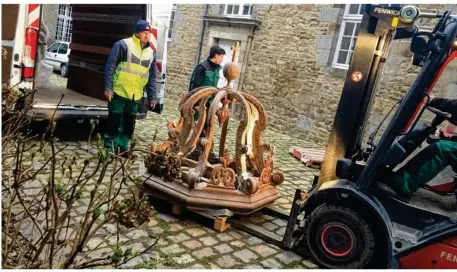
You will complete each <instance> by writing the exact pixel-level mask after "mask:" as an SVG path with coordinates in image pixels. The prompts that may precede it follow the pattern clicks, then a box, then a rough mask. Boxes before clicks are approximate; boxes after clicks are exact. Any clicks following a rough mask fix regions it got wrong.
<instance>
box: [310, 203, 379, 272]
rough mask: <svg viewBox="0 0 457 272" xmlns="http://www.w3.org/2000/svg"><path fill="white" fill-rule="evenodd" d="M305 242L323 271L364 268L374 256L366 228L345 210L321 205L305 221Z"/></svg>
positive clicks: (373, 242)
mask: <svg viewBox="0 0 457 272" xmlns="http://www.w3.org/2000/svg"><path fill="white" fill-rule="evenodd" d="M307 221H308V222H307V224H306V230H305V237H306V242H307V244H308V248H309V249H310V251H311V253H312V254H313V256H314V257H315V258H316V260H317V261H318V262H319V263H320V264H321V265H322V266H324V267H326V268H337V269H356V268H365V267H366V266H367V265H368V264H369V263H370V261H371V259H372V258H373V255H374V249H375V238H374V235H373V232H372V231H371V228H370V226H369V225H368V224H367V223H366V221H365V220H363V218H362V217H361V216H360V215H359V214H357V213H356V212H355V211H353V210H351V209H350V208H347V207H339V206H334V205H328V204H323V205H321V206H319V207H317V208H316V209H315V210H314V211H313V212H312V213H311V215H310V216H309V217H308V220H307Z"/></svg>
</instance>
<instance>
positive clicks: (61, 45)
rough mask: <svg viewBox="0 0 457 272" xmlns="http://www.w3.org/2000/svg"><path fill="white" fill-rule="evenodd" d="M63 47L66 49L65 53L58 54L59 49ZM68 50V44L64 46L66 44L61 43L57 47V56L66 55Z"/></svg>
mask: <svg viewBox="0 0 457 272" xmlns="http://www.w3.org/2000/svg"><path fill="white" fill-rule="evenodd" d="M63 46H66V47H67V49H66V50H65V53H60V49H61V48H63ZM68 49H69V46H68V44H66V43H61V44H60V46H59V49H57V54H62V55H66V54H67V53H68Z"/></svg>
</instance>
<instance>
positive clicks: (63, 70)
mask: <svg viewBox="0 0 457 272" xmlns="http://www.w3.org/2000/svg"><path fill="white" fill-rule="evenodd" d="M60 75H61V76H63V77H67V76H68V63H63V64H62V65H60Z"/></svg>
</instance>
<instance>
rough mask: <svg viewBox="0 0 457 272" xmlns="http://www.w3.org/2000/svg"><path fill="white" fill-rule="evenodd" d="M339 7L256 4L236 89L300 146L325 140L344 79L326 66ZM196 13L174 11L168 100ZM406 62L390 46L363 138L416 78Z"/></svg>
mask: <svg viewBox="0 0 457 272" xmlns="http://www.w3.org/2000/svg"><path fill="white" fill-rule="evenodd" d="M343 6H344V5H276V4H275V5H256V6H255V9H254V12H253V17H255V18H256V19H259V20H260V21H261V27H260V28H259V29H258V30H256V31H255V33H254V35H253V38H252V42H251V44H250V47H249V48H248V49H247V50H249V56H248V57H247V59H245V60H244V66H245V70H244V75H243V76H244V78H243V81H242V86H241V90H242V91H244V92H247V93H250V94H252V95H254V96H256V97H257V98H258V99H259V100H260V101H261V102H262V103H263V104H264V106H265V109H266V110H267V113H268V118H269V125H270V126H273V127H275V128H278V129H281V130H282V131H288V132H290V133H293V134H294V135H296V137H299V138H301V139H303V140H309V141H314V142H317V143H320V144H325V143H326V142H327V140H328V137H329V133H330V130H331V126H332V122H333V118H334V115H335V112H336V108H337V105H338V101H339V98H340V95H341V91H342V88H343V84H344V79H345V76H346V71H345V70H342V69H336V68H332V67H331V63H332V60H333V55H334V51H335V47H336V43H337V39H338V34H339V31H340V24H341V17H342V13H343ZM455 6H456V5H453V6H452V7H451V8H453V9H455ZM444 7H445V6H444V5H428V6H424V5H421V8H439V9H443V8H444ZM222 9H223V6H222V5H210V6H209V9H208V15H212V16H215V15H218V14H219V15H221V14H222V12H223V10H222ZM202 14H203V6H202V5H178V11H177V20H178V21H177V24H176V28H175V29H176V30H175V31H176V32H175V33H176V35H175V36H174V37H173V39H174V40H173V41H172V42H171V45H170V47H169V51H168V54H169V55H168V67H167V70H168V87H167V89H168V95H172V96H178V95H179V94H181V93H182V92H185V91H186V90H187V86H188V83H189V78H190V74H191V72H192V68H193V66H194V65H195V57H196V53H197V52H196V50H197V46H198V41H199V32H200V28H201V24H202V20H201V18H202ZM428 23H429V22H428ZM423 24H427V22H423ZM208 36H209V30H208V28H206V32H205V36H204V41H203V48H202V52H201V56H200V60H202V59H203V58H205V57H206V56H207V54H208V52H207V51H208V50H209V44H208ZM410 59H411V54H410V52H409V41H395V42H394V44H393V46H392V48H391V50H390V55H389V57H388V59H387V62H386V64H385V66H384V71H383V73H382V75H381V76H380V80H379V85H378V92H377V95H376V98H375V101H374V104H373V108H372V110H373V111H372V114H371V116H370V119H369V122H368V124H369V125H368V128H367V132H368V133H369V132H371V131H372V130H373V129H374V128H375V127H376V126H377V124H378V123H379V122H380V120H381V119H382V117H383V116H384V115H385V114H386V113H387V112H388V110H389V109H390V108H391V107H392V105H393V104H394V103H395V101H397V100H398V99H400V98H401V97H402V96H403V95H404V94H405V93H406V91H407V90H408V89H409V86H410V85H411V84H412V82H413V81H414V79H415V78H416V76H417V73H418V71H419V70H420V69H419V68H418V67H415V66H412V65H411V64H410ZM456 72H457V70H456V67H455V66H453V67H451V68H449V69H448V70H446V72H445V73H444V75H443V76H442V79H441V80H440V82H439V83H438V84H437V86H436V88H435V91H436V93H437V95H442V96H447V92H448V90H449V88H451V87H449V86H450V85H449V84H450V83H451V82H454V83H455V82H457V73H456Z"/></svg>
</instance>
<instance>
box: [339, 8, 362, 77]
mask: <svg viewBox="0 0 457 272" xmlns="http://www.w3.org/2000/svg"><path fill="white" fill-rule="evenodd" d="M364 8H365V5H363V4H350V5H346V8H345V9H344V16H343V21H342V22H341V30H340V35H339V37H338V43H337V45H336V51H335V56H334V59H333V67H336V68H342V69H348V68H349V64H350V62H351V59H352V53H353V52H354V47H355V42H356V41H357V34H358V33H359V28H360V23H361V22H362V17H363V10H364Z"/></svg>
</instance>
